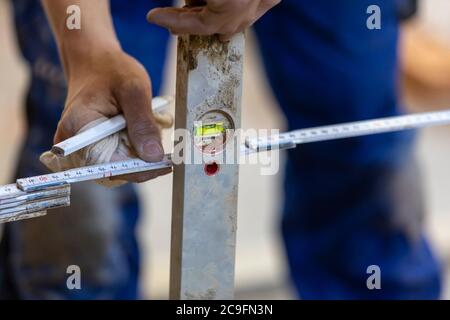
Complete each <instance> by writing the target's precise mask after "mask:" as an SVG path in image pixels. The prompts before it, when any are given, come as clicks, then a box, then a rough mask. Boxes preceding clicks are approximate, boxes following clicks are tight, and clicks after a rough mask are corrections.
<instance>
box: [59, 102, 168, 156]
mask: <svg viewBox="0 0 450 320" xmlns="http://www.w3.org/2000/svg"><path fill="white" fill-rule="evenodd" d="M172 102H173V98H172V97H170V96H163V97H155V98H153V99H152V110H153V112H161V111H163V110H164V109H166V108H167V107H168V106H169V105H170V104H171V103H172ZM126 126H127V124H126V121H125V118H124V116H123V115H121V114H119V115H117V116H115V117H113V118H111V119H108V120H106V121H104V122H102V123H100V124H98V125H97V126H95V127H93V128H91V129H88V130H86V131H84V132H82V133H80V134H77V135H76V136H73V137H71V138H69V139H67V140H64V141H62V142H60V143H58V144H55V145H54V146H53V147H52V152H53V153H54V154H56V155H58V156H60V157H66V156H68V155H70V154H72V153H74V152H76V151H78V150H80V149H82V148H84V147H86V146H88V145H90V144H93V143H95V142H97V141H100V140H102V139H103V138H106V137H108V136H110V135H112V134H114V133H116V132H119V131H121V130H123V129H125V128H126Z"/></svg>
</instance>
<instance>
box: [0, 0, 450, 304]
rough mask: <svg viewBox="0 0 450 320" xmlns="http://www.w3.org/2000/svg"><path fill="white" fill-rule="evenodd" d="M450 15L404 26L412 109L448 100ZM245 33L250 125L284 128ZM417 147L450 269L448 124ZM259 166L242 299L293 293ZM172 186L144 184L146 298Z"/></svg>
mask: <svg viewBox="0 0 450 320" xmlns="http://www.w3.org/2000/svg"><path fill="white" fill-rule="evenodd" d="M8 6H9V4H8V2H7V1H4V0H0V184H6V183H9V182H11V179H12V178H11V174H12V172H13V167H14V164H15V158H16V155H17V152H18V146H19V145H20V141H21V138H22V135H23V110H22V102H23V101H22V96H23V92H24V90H25V85H26V82H27V70H26V67H25V65H24V64H23V62H22V61H21V57H20V55H19V53H18V49H17V45H16V42H15V38H14V35H13V32H12V25H11V16H10V14H9V7H8ZM449 16H450V2H449V1H448V0H433V1H422V3H421V11H420V13H419V15H418V17H417V18H416V19H415V20H414V21H410V22H408V23H407V24H406V25H404V26H403V30H402V41H401V43H400V58H401V62H402V64H401V65H402V77H401V78H402V79H401V80H402V84H401V90H402V99H403V101H404V105H405V106H406V107H407V108H408V109H409V110H410V111H427V110H434V109H439V108H446V107H447V108H450V19H449ZM248 38H249V41H248V50H247V56H246V64H245V80H244V99H243V105H244V108H243V127H244V128H281V129H282V130H283V128H284V119H283V116H282V114H281V113H280V111H279V108H278V106H277V104H276V103H275V101H274V99H273V97H272V95H271V92H270V88H269V87H268V85H267V83H266V80H265V76H264V72H263V70H262V68H261V63H260V57H259V55H258V51H257V47H256V44H255V41H254V38H253V36H252V34H251V32H250V33H249V37H248ZM174 49H175V45H174V42H173V41H172V45H171V49H170V53H169V55H170V57H169V61H170V63H169V64H168V66H167V70H166V78H165V85H164V90H163V93H164V94H171V95H173V94H174V84H175V76H174V74H175V71H174V70H175V65H174V62H175V58H174V57H175V56H174ZM170 142H171V141H170V133H169V132H165V134H164V143H165V146H166V148H167V149H170ZM416 150H417V155H418V158H419V162H420V166H421V170H422V176H423V186H424V190H425V197H426V204H427V217H426V227H427V232H428V235H429V237H430V239H431V241H432V242H433V244H434V247H435V249H436V250H437V252H438V254H439V257H440V259H441V261H442V262H443V265H445V266H446V269H448V271H450V233H449V232H448V230H449V229H450V197H449V194H448V193H449V192H450V167H449V165H448V164H449V163H450V127H441V128H430V129H425V130H423V131H422V132H421V133H420V135H419V139H418V141H417V148H416ZM36 161H38V160H37V159H36ZM259 169H260V168H259V167H258V166H257V165H243V166H242V168H241V177H240V185H239V190H240V193H239V219H238V239H237V241H238V242H237V243H238V246H237V270H236V272H237V274H236V287H237V289H236V291H237V293H236V298H242V299H244V298H249V299H290V298H294V295H293V291H292V290H291V288H290V286H289V283H288V281H287V276H286V275H287V272H286V267H285V262H284V252H283V249H282V246H281V243H280V239H279V238H278V234H277V232H278V223H279V222H278V221H279V220H278V215H279V211H280V208H279V207H280V202H281V199H280V197H281V179H282V176H281V175H277V176H262V175H260V174H259ZM171 191H172V187H171V176H166V177H163V178H159V179H158V180H157V181H152V182H148V183H146V184H143V185H140V186H139V192H140V194H141V196H142V197H141V199H142V201H143V205H144V214H143V215H142V218H141V225H140V243H141V248H142V252H143V264H144V265H143V268H142V270H143V278H142V288H143V291H144V293H145V297H146V298H153V299H165V298H167V297H168V288H169V256H170V215H171V198H172V196H171ZM0 233H1V231H0ZM446 274H448V272H446ZM445 282H446V286H445V290H444V296H443V298H447V299H450V279H448V277H446V279H445Z"/></svg>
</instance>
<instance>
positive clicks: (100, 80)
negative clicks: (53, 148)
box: [54, 48, 171, 182]
mask: <svg viewBox="0 0 450 320" xmlns="http://www.w3.org/2000/svg"><path fill="white" fill-rule="evenodd" d="M72 64H73V65H75V62H73V61H72ZM151 99H152V93H151V81H150V78H149V76H148V74H147V72H146V70H145V69H144V67H143V66H142V65H141V64H140V63H139V62H138V61H136V60H135V59H134V58H132V57H131V56H129V55H127V54H126V53H124V52H123V51H122V50H121V49H120V48H117V49H113V50H111V49H108V50H104V51H97V52H95V53H92V52H91V53H90V54H89V56H88V57H87V56H84V57H83V59H82V60H80V61H78V62H77V63H76V67H70V73H69V77H68V97H67V100H66V106H65V108H64V112H63V114H62V117H61V120H60V122H59V124H58V128H57V131H56V134H55V138H54V143H55V144H56V143H59V142H61V141H63V140H65V139H67V138H70V137H72V136H73V135H75V134H76V133H77V132H78V131H79V130H80V129H81V128H82V127H84V126H85V125H86V124H88V123H90V122H92V121H94V120H97V119H99V118H102V117H107V118H111V117H113V116H115V115H117V114H119V113H123V115H124V117H125V118H126V120H127V131H128V136H129V140H130V142H131V145H132V147H133V148H134V151H135V153H136V154H137V156H139V157H140V158H141V159H143V160H145V161H149V162H157V161H160V160H162V158H163V156H164V150H163V147H162V144H161V138H160V130H159V127H158V125H157V123H156V121H155V118H154V117H153V115H152V111H151ZM111 160H112V161H120V160H125V159H111ZM170 171H171V169H164V170H160V171H157V172H152V173H149V172H147V173H146V172H143V173H139V174H133V175H127V176H123V177H120V179H121V180H127V181H131V182H143V181H147V180H150V179H153V178H156V177H158V176H160V175H163V174H167V173H169V172H170Z"/></svg>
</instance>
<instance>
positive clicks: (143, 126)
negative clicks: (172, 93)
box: [118, 82, 164, 162]
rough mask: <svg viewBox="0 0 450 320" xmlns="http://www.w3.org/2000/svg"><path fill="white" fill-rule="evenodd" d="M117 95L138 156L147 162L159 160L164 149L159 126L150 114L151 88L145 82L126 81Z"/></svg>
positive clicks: (162, 155)
mask: <svg viewBox="0 0 450 320" xmlns="http://www.w3.org/2000/svg"><path fill="white" fill-rule="evenodd" d="M120 91H121V94H120V95H119V96H118V100H119V101H118V102H119V104H120V106H121V108H122V112H123V114H124V116H125V119H126V121H127V128H128V135H129V137H130V141H131V144H132V145H133V147H134V149H135V150H136V152H137V154H138V156H139V157H140V158H141V159H142V160H144V161H148V162H157V161H161V160H162V159H163V157H164V149H163V147H162V144H161V136H160V131H159V127H158V125H157V123H156V121H155V119H154V117H153V115H152V111H151V110H152V109H151V108H152V106H151V98H152V97H151V89H150V87H148V86H146V85H145V84H144V85H142V84H140V83H134V82H128V83H127V84H126V88H123V89H122V90H120Z"/></svg>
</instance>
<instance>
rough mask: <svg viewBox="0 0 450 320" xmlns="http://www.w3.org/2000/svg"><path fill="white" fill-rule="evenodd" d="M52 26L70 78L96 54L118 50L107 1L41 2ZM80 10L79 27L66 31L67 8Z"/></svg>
mask: <svg viewBox="0 0 450 320" xmlns="http://www.w3.org/2000/svg"><path fill="white" fill-rule="evenodd" d="M42 4H43V6H44V8H45V11H46V13H47V17H48V19H49V21H50V24H51V26H52V29H53V32H54V35H55V38H56V41H57V43H58V48H59V51H60V56H61V60H62V63H63V65H64V69H65V72H66V76H67V77H68V78H70V76H71V75H72V74H73V73H74V72H75V71H76V70H78V69H79V68H82V67H83V65H88V64H89V62H91V61H92V60H94V59H95V57H98V55H99V54H101V53H105V52H109V51H114V50H118V49H120V44H119V41H118V40H117V37H116V34H115V31H114V27H113V23H112V18H111V14H110V8H109V0H95V1H92V0H42ZM71 5H77V6H79V8H80V9H81V28H80V29H73V30H71V29H69V28H68V27H67V19H68V17H69V15H68V13H67V8H68V7H69V6H71Z"/></svg>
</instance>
